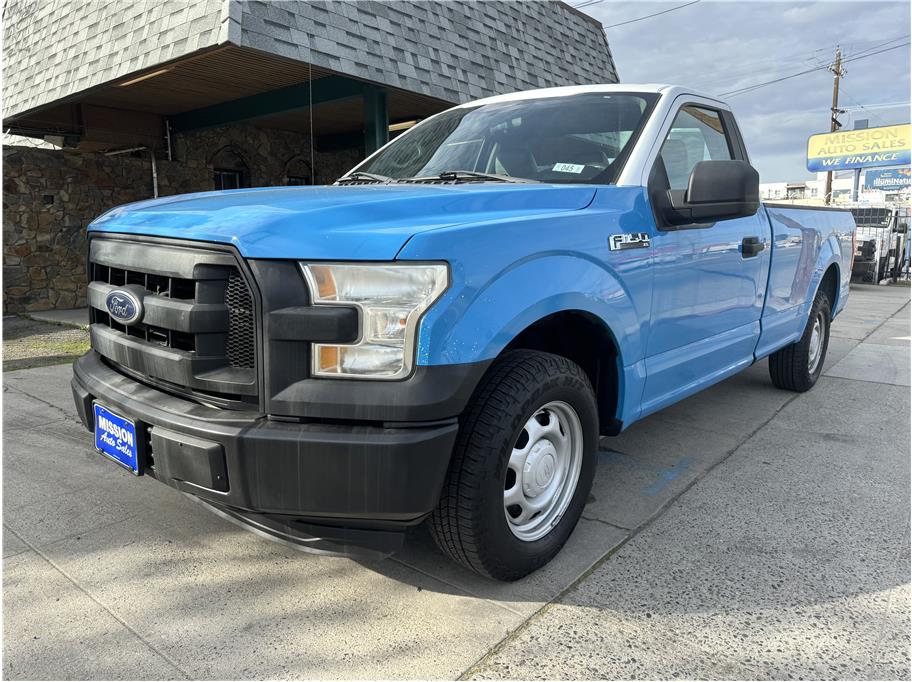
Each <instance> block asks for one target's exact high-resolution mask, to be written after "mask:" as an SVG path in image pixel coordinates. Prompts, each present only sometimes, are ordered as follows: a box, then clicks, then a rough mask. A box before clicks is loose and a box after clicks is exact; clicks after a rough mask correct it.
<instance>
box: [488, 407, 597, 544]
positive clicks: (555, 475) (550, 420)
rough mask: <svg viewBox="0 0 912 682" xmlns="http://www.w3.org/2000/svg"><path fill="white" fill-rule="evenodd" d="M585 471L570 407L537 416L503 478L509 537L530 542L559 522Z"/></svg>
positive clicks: (576, 422) (580, 435)
mask: <svg viewBox="0 0 912 682" xmlns="http://www.w3.org/2000/svg"><path fill="white" fill-rule="evenodd" d="M582 465H583V426H582V422H581V421H580V418H579V415H578V414H577V413H576V410H574V409H573V408H572V407H571V406H570V405H569V404H567V403H565V402H563V401H559V400H555V401H552V402H549V403H546V404H545V405H543V406H542V407H540V408H538V409H537V410H535V412H533V413H532V416H531V417H529V419H528V420H527V421H526V423H525V424H524V425H523V428H522V429H521V431H520V433H519V436H518V437H517V439H516V442H515V443H513V448H512V450H511V452H510V459H509V461H508V462H507V471H506V474H505V477H504V482H503V488H504V516H505V517H506V519H507V526H508V527H509V529H510V532H511V533H513V535H514V536H515V537H517V538H519V539H520V540H522V541H524V542H534V541H535V540H539V539H541V538H543V537H544V536H545V535H547V534H548V533H549V532H551V529H552V528H554V526H556V525H557V524H558V522H559V521H560V520H561V518H562V517H563V515H564V513H565V512H566V511H567V508H568V507H569V506H570V502H571V501H572V500H573V494H574V493H575V492H576V484H577V482H578V481H579V475H580V470H581V469H582Z"/></svg>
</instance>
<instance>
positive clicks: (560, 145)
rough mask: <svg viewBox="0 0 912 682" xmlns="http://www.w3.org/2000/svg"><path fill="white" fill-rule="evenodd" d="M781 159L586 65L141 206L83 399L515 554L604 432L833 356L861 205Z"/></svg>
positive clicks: (123, 226)
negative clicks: (567, 78)
mask: <svg viewBox="0 0 912 682" xmlns="http://www.w3.org/2000/svg"><path fill="white" fill-rule="evenodd" d="M758 182H759V180H758V175H757V172H756V171H755V170H754V169H753V168H752V167H751V166H750V164H749V162H748V155H747V150H746V148H745V145H744V141H743V140H742V137H741V135H740V133H739V131H738V126H737V125H736V123H735V119H734V117H733V116H732V113H731V110H730V109H729V107H728V106H727V105H726V104H725V103H724V102H721V101H719V100H718V99H715V98H713V97H709V96H706V95H700V94H697V93H695V92H693V91H692V90H689V89H686V88H682V87H673V86H636V85H610V86H582V87H568V88H555V89H547V90H538V91H530V92H523V93H518V94H513V95H504V96H498V97H493V98H489V99H485V100H481V101H477V102H471V103H468V104H463V105H461V106H457V107H455V108H452V109H450V110H448V111H444V112H442V113H440V114H437V115H435V116H433V117H431V118H428V119H426V120H425V121H423V122H421V123H420V124H418V125H417V126H415V127H413V128H412V129H410V130H409V131H407V132H406V133H405V134H403V135H401V136H400V137H398V138H397V139H395V140H393V141H392V142H390V143H389V144H387V145H386V146H385V147H383V148H382V149H380V150H379V151H378V152H376V153H375V154H373V155H372V156H370V157H369V158H367V159H366V160H365V161H364V162H363V163H361V164H360V165H359V166H357V167H356V168H355V169H354V170H352V171H350V172H349V173H347V174H346V175H345V176H344V177H342V178H340V179H339V180H338V181H337V182H336V183H335V185H334V186H331V187H281V188H279V187H274V188H257V189H242V190H235V191H227V192H206V193H201V194H189V195H183V196H174V197H168V198H162V199H155V200H151V201H143V202H139V203H135V204H131V205H128V206H122V207H119V208H115V209H113V210H111V211H109V212H108V213H106V214H104V215H102V216H101V217H99V218H98V219H97V220H95V221H94V222H93V223H92V225H91V226H90V229H89V237H90V239H89V254H88V258H89V260H88V264H89V279H90V283H89V288H88V302H89V306H90V315H91V320H90V321H91V326H90V331H91V343H92V350H91V351H89V353H88V354H86V355H85V356H83V357H81V358H80V359H79V360H78V361H77V362H76V363H75V366H74V377H73V381H72V387H73V394H74V397H75V401H76V406H77V409H78V412H79V415H80V417H81V419H82V421H83V423H84V424H85V426H86V427H87V428H88V429H89V430H90V431H91V432H93V433H94V436H95V445H96V447H97V448H98V450H99V451H100V452H101V453H103V454H104V455H105V456H107V457H108V458H110V459H111V460H113V461H114V462H117V463H118V464H120V465H121V466H123V467H125V468H127V469H128V470H130V471H132V472H133V473H134V474H137V475H143V474H145V475H149V476H152V477H154V478H156V479H158V480H159V481H162V482H164V483H167V484H169V485H171V486H174V487H175V488H177V489H179V490H181V491H183V492H185V493H187V494H189V495H191V496H192V497H194V498H195V499H197V500H200V501H201V502H203V503H204V504H205V505H206V506H207V507H209V508H211V509H213V510H215V511H217V513H220V514H222V515H224V516H226V517H228V518H230V519H232V520H234V521H236V522H238V523H241V524H243V525H244V526H246V527H248V528H250V529H252V530H254V531H256V532H259V533H262V534H265V535H267V536H269V537H272V538H274V539H278V540H281V541H283V542H286V543H291V544H293V545H296V546H299V547H302V548H309V549H312V550H315V551H346V552H352V551H354V550H355V549H356V548H361V549H363V550H366V551H372V552H389V551H393V550H395V548H397V547H398V546H399V545H400V544H401V543H402V541H403V536H404V533H405V532H406V531H407V529H408V528H410V527H412V526H415V525H416V524H419V523H422V522H424V521H427V522H428V523H429V526H430V529H431V532H432V534H433V536H434V537H435V539H436V541H437V543H438V545H439V547H440V549H441V550H442V551H443V552H444V553H446V554H447V555H449V556H450V557H452V558H453V559H455V560H456V561H458V562H460V563H462V564H463V565H465V566H467V567H468V568H470V569H472V570H475V571H477V572H479V573H481V574H484V575H487V576H490V577H492V578H495V579H499V580H515V579H517V578H520V577H522V576H524V575H526V574H528V573H530V572H531V571H533V570H535V569H536V568H538V567H540V566H542V565H543V564H545V563H546V562H548V561H549V560H550V559H551V558H552V557H554V555H555V554H556V553H557V552H558V551H559V550H560V548H561V546H562V545H563V544H564V542H565V541H566V540H567V538H568V536H569V535H570V533H571V532H572V531H573V528H574V526H575V525H576V523H577V520H578V519H579V517H580V514H581V512H582V510H583V506H584V505H585V504H586V500H587V497H588V493H589V490H590V487H591V485H592V479H593V474H594V472H595V466H596V453H597V450H598V448H599V438H600V436H612V435H616V434H618V433H619V432H621V431H622V430H623V429H625V428H626V427H628V426H629V425H630V424H632V423H633V422H635V421H637V420H638V419H642V418H643V417H645V416H646V415H649V414H652V413H653V412H656V411H658V410H661V409H662V408H663V407H666V406H668V405H671V404H672V403H674V402H676V401H678V400H681V399H683V398H686V397H687V396H689V395H692V394H694V393H696V392H697V391H699V390H701V389H704V388H706V387H707V386H710V385H712V384H714V383H716V382H718V381H721V380H722V379H725V378H726V377H730V376H731V375H733V374H735V373H736V372H738V371H740V370H742V369H744V368H745V367H748V366H749V365H751V364H753V363H755V362H758V361H759V360H761V359H763V358H768V359H769V360H768V362H769V371H770V377H771V380H772V382H773V384H775V385H776V386H777V387H779V388H782V389H786V390H791V391H806V390H808V389H810V388H811V387H812V386H813V385H814V383H815V382H816V381H817V378H818V377H819V376H820V373H821V369H822V367H823V362H824V358H825V356H826V352H827V343H828V339H829V330H830V323H831V321H832V319H833V318H834V317H835V315H836V314H837V313H838V312H839V311H840V310H842V308H843V306H844V305H845V303H846V298H847V296H848V293H849V277H850V275H851V272H852V267H851V260H852V257H853V254H854V245H853V240H854V229H855V225H854V222H853V219H852V215H851V213H849V212H847V211H837V210H829V209H822V208H803V207H796V206H777V205H773V204H766V205H764V204H762V203H761V202H760V201H759V186H758Z"/></svg>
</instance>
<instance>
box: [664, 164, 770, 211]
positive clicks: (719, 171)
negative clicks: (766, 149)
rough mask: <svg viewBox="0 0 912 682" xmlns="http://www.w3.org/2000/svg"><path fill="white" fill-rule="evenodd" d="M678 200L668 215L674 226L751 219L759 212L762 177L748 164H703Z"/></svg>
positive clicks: (692, 175) (676, 198)
mask: <svg viewBox="0 0 912 682" xmlns="http://www.w3.org/2000/svg"><path fill="white" fill-rule="evenodd" d="M673 194H674V193H673ZM676 194H677V195H678V197H680V193H676ZM678 197H675V196H672V197H671V202H670V203H671V206H669V208H668V210H667V211H666V216H665V217H666V219H667V220H668V222H670V223H671V224H672V225H685V224H687V223H705V222H713V221H716V220H728V219H731V218H744V217H747V216H752V215H754V214H755V213H756V212H757V210H758V209H759V208H760V174H759V173H757V171H756V170H755V169H754V167H753V166H751V165H750V164H749V163H747V162H746V161H700V162H699V163H698V164H697V165H696V166H694V169H693V172H692V173H691V174H690V181H689V182H688V185H687V191H686V192H685V193H684V196H683V197H680V198H678Z"/></svg>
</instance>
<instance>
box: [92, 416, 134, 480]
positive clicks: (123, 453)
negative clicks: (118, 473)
mask: <svg viewBox="0 0 912 682" xmlns="http://www.w3.org/2000/svg"><path fill="white" fill-rule="evenodd" d="M95 447H96V448H97V449H98V451H99V452H101V453H102V454H103V455H105V456H106V457H108V458H110V459H113V460H114V461H115V462H117V463H118V464H120V465H121V466H124V467H126V468H127V469H129V470H130V471H132V472H133V473H134V474H137V475H139V473H140V470H139V449H138V448H137V446H136V424H135V423H134V422H133V421H132V420H130V419H127V418H126V417H121V416H120V415H119V414H115V413H114V412H111V410H109V409H108V408H106V407H102V406H101V405H99V404H98V403H95Z"/></svg>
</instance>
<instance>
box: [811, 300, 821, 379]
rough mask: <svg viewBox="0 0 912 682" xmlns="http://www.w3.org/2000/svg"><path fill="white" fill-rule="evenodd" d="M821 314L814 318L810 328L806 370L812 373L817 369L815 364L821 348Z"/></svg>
mask: <svg viewBox="0 0 912 682" xmlns="http://www.w3.org/2000/svg"><path fill="white" fill-rule="evenodd" d="M823 325H824V320H823V314H822V313H818V314H817V316H816V317H815V318H814V326H813V327H812V328H811V339H810V343H809V344H808V372H809V373H810V374H813V373H814V372H816V371H817V365H819V364H820V356H821V352H820V351H821V350H822V349H823V329H824V327H823Z"/></svg>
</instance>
